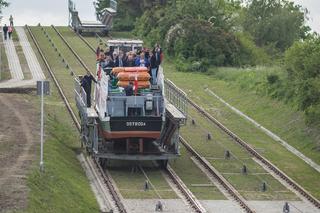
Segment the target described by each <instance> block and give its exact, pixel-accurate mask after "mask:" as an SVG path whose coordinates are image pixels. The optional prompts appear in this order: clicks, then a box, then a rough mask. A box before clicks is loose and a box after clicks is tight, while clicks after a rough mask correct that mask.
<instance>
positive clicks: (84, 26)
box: [68, 0, 117, 34]
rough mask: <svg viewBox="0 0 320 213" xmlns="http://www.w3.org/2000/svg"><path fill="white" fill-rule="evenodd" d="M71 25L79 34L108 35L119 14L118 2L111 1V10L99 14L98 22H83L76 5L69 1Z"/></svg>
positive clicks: (104, 10) (106, 9) (107, 9)
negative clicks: (114, 18) (114, 19)
mask: <svg viewBox="0 0 320 213" xmlns="http://www.w3.org/2000/svg"><path fill="white" fill-rule="evenodd" d="M68 9H69V23H68V25H69V26H70V27H72V28H73V30H74V31H75V32H77V33H79V34H81V33H103V34H107V33H108V32H109V30H110V29H111V28H112V25H113V17H114V16H115V15H116V13H117V1H116V0H110V8H105V9H103V10H102V11H101V12H99V13H98V14H97V18H98V21H81V20H80V17H79V13H78V11H77V10H76V5H75V3H74V2H73V1H72V0H68Z"/></svg>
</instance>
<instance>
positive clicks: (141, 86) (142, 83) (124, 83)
mask: <svg viewBox="0 0 320 213" xmlns="http://www.w3.org/2000/svg"><path fill="white" fill-rule="evenodd" d="M132 82H134V81H132ZM117 85H118V86H119V87H127V86H128V85H129V81H119V82H118V84H117ZM149 87H150V82H149V81H138V88H139V89H145V88H149Z"/></svg>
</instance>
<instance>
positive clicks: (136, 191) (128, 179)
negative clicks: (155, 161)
mask: <svg viewBox="0 0 320 213" xmlns="http://www.w3.org/2000/svg"><path fill="white" fill-rule="evenodd" d="M142 165H143V170H144V171H145V173H146V174H147V177H148V178H149V180H150V182H151V183H152V185H154V187H155V189H156V191H157V192H156V191H155V190H154V189H153V188H152V187H151V186H150V185H149V190H146V191H145V190H144V184H145V181H146V179H147V178H146V177H145V176H144V174H143V173H142V172H141V171H140V170H139V169H138V170H136V171H134V170H133V164H131V163H130V162H128V163H125V162H121V161H118V162H116V165H115V162H114V163H113V166H112V167H110V169H109V171H110V173H111V175H112V177H113V179H114V180H115V182H116V183H117V185H118V186H119V190H120V192H121V194H122V196H124V198H126V199H157V198H159V197H158V194H159V195H160V197H161V198H162V199H176V198H177V195H176V194H175V192H174V191H173V190H172V189H171V187H170V186H169V185H168V184H167V182H166V181H164V180H163V176H162V174H161V172H160V170H159V169H158V168H156V167H154V166H153V165H151V164H150V163H145V162H144V163H142Z"/></svg>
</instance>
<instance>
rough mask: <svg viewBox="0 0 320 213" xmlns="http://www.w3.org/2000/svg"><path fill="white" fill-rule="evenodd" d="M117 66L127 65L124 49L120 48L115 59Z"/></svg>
mask: <svg viewBox="0 0 320 213" xmlns="http://www.w3.org/2000/svg"><path fill="white" fill-rule="evenodd" d="M114 65H115V67H125V58H124V54H123V51H121V50H120V52H119V55H118V57H117V58H116V60H115V64H114Z"/></svg>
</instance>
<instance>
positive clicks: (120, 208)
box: [26, 25, 127, 213]
mask: <svg viewBox="0 0 320 213" xmlns="http://www.w3.org/2000/svg"><path fill="white" fill-rule="evenodd" d="M26 28H27V30H28V32H29V34H30V36H31V39H32V40H33V42H34V44H35V46H36V48H37V50H38V52H39V54H40V56H41V58H42V60H43V61H44V64H45V66H46V68H47V69H48V72H49V74H50V76H51V78H52V79H53V82H54V84H55V85H56V87H57V89H58V91H59V94H60V96H61V98H62V99H63V102H64V103H65V105H66V108H67V110H68V112H69V114H70V116H71V118H72V120H73V122H74V124H75V126H76V128H77V129H78V131H79V132H80V129H81V126H80V123H79V121H78V118H77V116H76V114H75V113H74V112H73V110H72V108H71V105H70V102H69V101H68V98H67V96H66V95H65V93H64V91H63V89H62V87H61V85H60V84H59V81H58V80H57V78H56V76H55V74H54V72H53V71H52V69H51V67H50V65H49V63H48V61H47V59H46V57H45V55H44V54H43V52H42V50H41V48H40V46H39V43H38V41H37V40H36V38H35V37H34V35H33V33H32V31H31V29H30V28H29V26H27V25H26ZM68 47H69V48H71V47H70V46H68ZM86 160H87V161H89V160H88V159H86ZM93 161H94V165H95V166H92V163H91V162H87V163H88V165H90V167H91V168H90V169H92V170H94V171H97V172H98V173H99V174H100V177H102V181H103V182H104V183H105V184H106V186H107V188H108V191H109V193H110V195H111V196H112V199H113V202H114V203H115V205H116V207H117V211H118V212H121V213H126V212H127V210H126V209H125V206H124V204H123V202H122V200H121V199H120V196H119V195H118V192H117V191H116V189H115V186H114V185H113V184H112V181H111V177H110V175H109V174H108V173H107V172H105V171H104V170H103V169H102V167H101V166H100V164H99V162H98V161H97V159H93ZM97 178H99V177H97ZM111 212H112V210H111Z"/></svg>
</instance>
